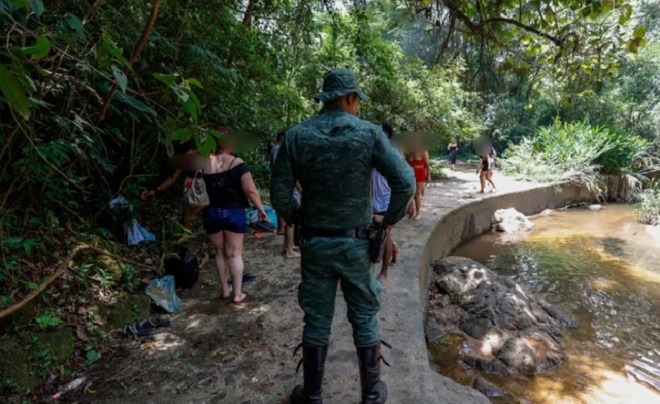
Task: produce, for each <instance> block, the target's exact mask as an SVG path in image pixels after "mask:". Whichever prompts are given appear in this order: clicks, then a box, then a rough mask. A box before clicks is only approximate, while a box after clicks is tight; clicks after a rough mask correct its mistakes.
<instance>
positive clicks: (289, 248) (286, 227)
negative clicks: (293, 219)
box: [270, 132, 300, 258]
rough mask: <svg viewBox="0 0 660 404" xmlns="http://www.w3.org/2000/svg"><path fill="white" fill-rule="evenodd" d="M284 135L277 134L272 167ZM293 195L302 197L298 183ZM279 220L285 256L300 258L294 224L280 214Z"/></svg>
mask: <svg viewBox="0 0 660 404" xmlns="http://www.w3.org/2000/svg"><path fill="white" fill-rule="evenodd" d="M284 135H286V132H280V133H278V134H277V142H276V143H275V146H274V147H273V149H272V150H271V153H270V164H271V167H273V166H274V165H275V161H276V160H277V153H278V152H279V150H280V146H282V142H283V141H284ZM293 197H294V198H296V200H299V199H300V190H299V185H298V184H296V188H295V189H294V190H293ZM277 222H278V227H277V234H278V235H282V234H284V248H283V254H284V256H285V257H287V258H300V251H299V250H298V248H297V247H296V246H295V245H294V244H295V243H294V227H293V225H290V224H288V223H285V222H284V219H283V218H282V217H281V216H280V215H278V216H277Z"/></svg>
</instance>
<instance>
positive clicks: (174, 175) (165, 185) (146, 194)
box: [140, 170, 181, 201]
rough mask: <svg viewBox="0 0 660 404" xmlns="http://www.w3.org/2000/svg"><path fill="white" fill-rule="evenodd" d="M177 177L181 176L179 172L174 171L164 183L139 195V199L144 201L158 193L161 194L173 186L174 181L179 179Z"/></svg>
mask: <svg viewBox="0 0 660 404" xmlns="http://www.w3.org/2000/svg"><path fill="white" fill-rule="evenodd" d="M179 175H181V170H176V171H174V172H173V173H172V175H170V176H169V177H167V178H165V181H163V182H161V184H160V185H159V186H157V187H156V188H154V189H150V190H149V191H144V192H143V193H142V194H140V198H142V200H143V201H146V200H147V199H148V198H149V197H150V196H154V195H156V194H157V193H158V192H163V191H164V190H166V189H167V188H169V187H170V186H172V184H174V181H176V179H177V178H179Z"/></svg>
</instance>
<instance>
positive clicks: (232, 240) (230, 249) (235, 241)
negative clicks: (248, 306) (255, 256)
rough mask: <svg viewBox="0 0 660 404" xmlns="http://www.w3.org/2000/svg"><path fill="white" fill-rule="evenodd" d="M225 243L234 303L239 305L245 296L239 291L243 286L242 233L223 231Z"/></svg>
mask: <svg viewBox="0 0 660 404" xmlns="http://www.w3.org/2000/svg"><path fill="white" fill-rule="evenodd" d="M223 236H224V239H225V240H224V241H225V256H226V257H227V259H228V261H229V271H231V277H232V279H233V282H232V283H233V286H234V299H233V302H234V303H240V302H242V301H243V299H245V297H246V295H245V293H243V292H242V291H241V288H242V286H243V239H244V237H245V235H244V234H242V233H232V232H230V231H226V230H225V231H223Z"/></svg>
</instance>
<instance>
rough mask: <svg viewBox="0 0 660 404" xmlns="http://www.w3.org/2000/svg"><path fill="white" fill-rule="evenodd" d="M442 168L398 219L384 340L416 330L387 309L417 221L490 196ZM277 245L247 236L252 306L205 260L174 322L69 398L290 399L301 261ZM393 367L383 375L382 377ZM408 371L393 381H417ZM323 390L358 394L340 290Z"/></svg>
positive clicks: (506, 183) (469, 173)
mask: <svg viewBox="0 0 660 404" xmlns="http://www.w3.org/2000/svg"><path fill="white" fill-rule="evenodd" d="M448 174H449V178H445V179H442V180H440V181H439V182H436V183H434V184H432V186H431V187H429V188H428V189H427V190H426V196H425V197H424V199H423V213H422V221H421V222H414V221H410V220H404V221H403V222H402V223H401V224H399V225H398V226H397V229H396V232H395V233H394V237H395V241H396V242H397V243H398V244H399V245H400V246H401V247H402V255H401V259H402V261H403V262H402V263H400V264H397V266H395V267H393V268H391V270H390V280H389V282H388V285H387V287H386V288H385V291H384V296H383V307H384V309H383V310H382V311H381V314H380V315H379V318H380V320H381V328H382V330H383V338H384V339H386V340H387V335H388V334H396V333H404V334H405V333H406V332H407V331H406V329H407V327H413V326H416V325H411V324H409V323H408V322H407V316H406V315H405V313H400V312H399V311H398V310H399V309H396V310H397V311H393V310H394V306H395V304H394V300H396V299H398V297H397V296H400V294H406V293H407V288H406V284H407V283H408V282H417V279H409V278H411V276H406V277H405V278H404V273H405V271H403V270H398V268H399V267H400V266H405V260H406V256H407V255H408V256H409V254H411V253H418V252H419V251H420V250H419V249H418V248H421V247H420V246H423V245H424V244H425V240H420V239H419V233H418V230H419V229H420V227H423V228H431V227H432V226H433V225H434V224H435V223H436V221H437V219H438V217H439V216H440V215H442V214H444V213H446V212H448V211H449V210H451V209H453V208H455V207H456V206H458V205H461V204H463V203H467V202H469V201H471V200H473V199H475V198H482V197H488V196H489V194H486V195H478V194H476V191H477V187H478V177H477V175H476V174H475V172H474V171H473V169H472V168H470V167H465V166H462V167H459V171H455V172H448ZM495 183H496V184H497V185H498V188H499V190H500V191H504V192H507V191H514V190H520V189H525V188H529V184H522V183H518V182H515V181H512V180H509V179H506V178H504V177H503V176H501V175H500V174H496V176H495ZM281 251H282V238H281V237H278V236H274V235H264V237H262V238H260V239H257V238H255V236H253V235H249V236H247V237H246V246H245V254H244V258H245V264H246V271H247V272H249V273H250V274H253V275H255V276H256V279H255V280H254V281H253V282H251V283H249V284H247V285H246V287H245V290H246V292H247V293H248V294H249V297H248V300H247V302H248V303H246V304H244V305H242V306H234V305H231V304H229V303H228V302H227V301H224V300H220V299H219V298H218V286H217V275H216V272H215V267H214V265H213V264H212V263H211V264H209V265H208V266H207V268H204V269H203V270H202V272H201V275H200V281H199V282H198V283H197V284H196V285H195V287H194V288H193V289H192V290H190V291H187V292H185V293H183V294H182V295H181V298H182V305H181V308H180V310H179V312H178V313H177V314H176V315H174V316H171V321H172V326H171V327H169V328H167V330H166V332H163V333H160V334H157V335H155V336H152V337H146V338H143V339H141V340H139V341H132V342H128V343H127V342H125V341H124V342H122V343H118V344H117V345H118V346H117V348H116V349H115V351H114V353H113V358H111V359H105V360H104V361H102V362H101V363H98V364H97V365H95V367H93V368H92V371H91V374H90V375H89V378H90V379H91V380H92V381H93V384H92V386H91V389H92V390H94V391H95V392H96V393H95V394H82V393H78V394H77V396H75V399H76V400H79V401H81V402H95V403H127V402H130V403H162V402H165V401H167V400H169V401H173V402H177V403H216V402H218V403H220V402H222V403H224V402H238V403H286V402H287V400H288V395H289V394H290V391H291V389H292V388H293V387H294V385H295V384H296V383H298V382H300V381H302V374H301V373H299V374H298V375H296V373H295V369H296V364H297V361H298V360H299V358H300V357H299V356H298V357H296V358H294V357H293V349H294V347H295V346H296V345H297V344H298V342H299V341H300V338H301V332H302V317H303V315H302V311H301V310H300V308H299V307H298V303H297V286H298V283H299V281H300V261H299V260H286V259H284V258H283V256H282V254H281ZM417 271H418V270H417ZM339 294H340V295H341V292H339ZM422 339H423V338H422ZM421 343H423V341H421ZM395 349H397V347H395ZM398 349H399V351H397V352H396V354H392V356H394V357H395V358H396V357H402V358H403V357H405V355H407V353H406V352H405V349H406V347H399V348H398ZM423 349H424V351H425V348H423ZM387 355H388V354H387V352H385V356H386V357H387ZM416 355H418V357H417V358H414V360H415V363H417V362H419V366H418V368H419V369H428V357H426V356H425V355H424V354H423V353H418V354H416ZM393 365H394V367H396V363H394V364H393ZM394 367H393V368H394ZM393 368H388V369H384V371H383V378H384V379H385V380H387V381H388V383H390V380H388V372H389V375H390V378H392V372H393V371H392V370H391V369H393ZM421 371H422V370H420V372H421ZM414 377H415V375H410V380H396V381H394V380H392V383H399V384H401V383H408V384H410V383H415V381H414ZM450 387H451V389H454V386H450ZM324 388H325V397H324V399H325V400H324V401H325V402H327V403H357V402H358V400H359V393H358V392H359V379H358V368H357V360H356V359H355V350H354V347H353V344H352V342H351V331H350V326H349V325H348V324H347V321H346V319H345V305H344V304H343V298H342V297H341V296H338V298H337V310H336V315H335V322H334V325H333V339H332V342H331V348H330V354H329V357H328V370H327V375H326V386H325V387H324ZM392 388H396V384H395V385H394V387H392ZM455 390H456V392H455V393H456V394H459V395H460V394H472V393H465V392H463V391H462V390H460V388H458V387H456V388H455ZM447 400H449V397H447ZM390 401H392V400H390ZM392 402H400V401H392ZM474 402H476V401H474Z"/></svg>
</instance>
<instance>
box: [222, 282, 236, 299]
mask: <svg viewBox="0 0 660 404" xmlns="http://www.w3.org/2000/svg"><path fill="white" fill-rule="evenodd" d="M233 291H234V287H233V286H231V285H229V292H228V293H227V294H225V292H222V298H223V299H228V298H229V296H231V292H233Z"/></svg>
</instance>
